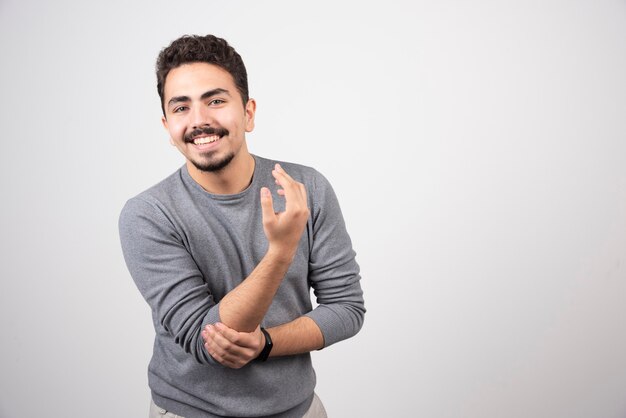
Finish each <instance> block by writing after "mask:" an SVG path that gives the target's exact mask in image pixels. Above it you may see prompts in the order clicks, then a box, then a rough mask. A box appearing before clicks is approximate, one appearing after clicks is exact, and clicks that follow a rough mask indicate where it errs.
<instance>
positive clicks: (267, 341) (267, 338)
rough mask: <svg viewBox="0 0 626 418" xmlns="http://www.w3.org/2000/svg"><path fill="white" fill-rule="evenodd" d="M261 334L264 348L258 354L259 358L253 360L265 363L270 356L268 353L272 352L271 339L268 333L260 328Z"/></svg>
mask: <svg viewBox="0 0 626 418" xmlns="http://www.w3.org/2000/svg"><path fill="white" fill-rule="evenodd" d="M261 332H262V333H263V335H265V347H263V350H262V351H261V353H260V354H259V356H258V357H257V358H256V359H255V360H256V361H265V360H267V358H268V357H269V356H270V351H272V347H273V346H274V344H272V337H270V333H269V332H267V331H266V330H265V328H263V327H261Z"/></svg>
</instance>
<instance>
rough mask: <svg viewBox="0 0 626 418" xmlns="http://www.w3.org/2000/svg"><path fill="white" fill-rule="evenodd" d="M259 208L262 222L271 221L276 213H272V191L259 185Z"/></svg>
mask: <svg viewBox="0 0 626 418" xmlns="http://www.w3.org/2000/svg"><path fill="white" fill-rule="evenodd" d="M261 210H262V211H263V212H262V213H263V222H264V223H265V222H271V221H273V220H274V217H275V216H276V214H275V213H274V203H273V200H272V193H271V192H270V189H268V188H267V187H261Z"/></svg>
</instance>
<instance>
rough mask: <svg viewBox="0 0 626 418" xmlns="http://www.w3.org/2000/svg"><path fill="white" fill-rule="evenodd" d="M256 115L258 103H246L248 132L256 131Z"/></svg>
mask: <svg viewBox="0 0 626 418" xmlns="http://www.w3.org/2000/svg"><path fill="white" fill-rule="evenodd" d="M255 113H256V101H255V100H254V99H248V103H246V132H252V130H253V129H254V115H255Z"/></svg>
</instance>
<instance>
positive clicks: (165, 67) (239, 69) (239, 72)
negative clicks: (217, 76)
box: [156, 35, 248, 115]
mask: <svg viewBox="0 0 626 418" xmlns="http://www.w3.org/2000/svg"><path fill="white" fill-rule="evenodd" d="M195 62H204V63H207V64H213V65H216V66H218V67H221V68H222V69H224V70H225V71H226V72H228V73H229V74H230V75H231V76H232V77H233V80H234V82H235V85H236V86H237V90H238V91H239V94H240V95H241V100H242V101H243V106H245V105H246V103H247V102H248V74H247V72H246V67H245V65H244V64H243V60H242V59H241V56H239V54H238V53H237V51H235V49H234V48H233V47H232V46H230V45H228V42H226V41H225V40H224V39H222V38H218V37H216V36H213V35H206V36H198V35H185V36H182V37H180V38H178V39H176V40H175V41H174V42H172V43H171V44H170V45H169V46H168V47H167V48H164V49H163V50H161V53H160V54H159V57H158V59H157V65H156V75H157V90H158V92H159V97H160V98H161V109H162V110H163V115H165V103H164V97H163V95H164V90H165V80H166V78H167V75H168V74H169V72H170V71H171V70H173V69H174V68H177V67H180V66H181V65H183V64H191V63H195Z"/></svg>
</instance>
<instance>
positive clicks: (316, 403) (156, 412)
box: [149, 393, 328, 418]
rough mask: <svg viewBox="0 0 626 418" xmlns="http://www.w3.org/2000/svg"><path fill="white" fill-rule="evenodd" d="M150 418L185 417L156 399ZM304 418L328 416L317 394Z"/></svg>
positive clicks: (325, 417)
mask: <svg viewBox="0 0 626 418" xmlns="http://www.w3.org/2000/svg"><path fill="white" fill-rule="evenodd" d="M149 418H184V417H181V416H180V415H176V414H172V413H171V412H167V411H166V410H165V409H163V408H161V407H159V406H156V405H155V403H154V401H152V400H150V415H149ZM302 418H328V415H326V410H325V409H324V405H323V404H322V401H321V400H320V398H318V397H317V394H315V393H314V394H313V402H312V403H311V406H310V407H309V410H308V411H306V414H304V416H303V417H302Z"/></svg>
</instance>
